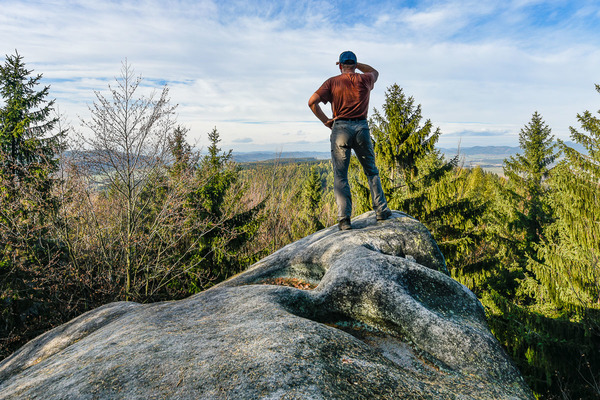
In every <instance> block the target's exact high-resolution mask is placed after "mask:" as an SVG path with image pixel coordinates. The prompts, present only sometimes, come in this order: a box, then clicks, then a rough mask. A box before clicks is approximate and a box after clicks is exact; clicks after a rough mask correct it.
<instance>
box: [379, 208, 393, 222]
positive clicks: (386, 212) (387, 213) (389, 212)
mask: <svg viewBox="0 0 600 400" xmlns="http://www.w3.org/2000/svg"><path fill="white" fill-rule="evenodd" d="M391 216H392V210H390V209H389V208H386V209H385V210H383V211H382V212H381V213H378V214H377V221H384V220H386V219H389V218H390V217H391Z"/></svg>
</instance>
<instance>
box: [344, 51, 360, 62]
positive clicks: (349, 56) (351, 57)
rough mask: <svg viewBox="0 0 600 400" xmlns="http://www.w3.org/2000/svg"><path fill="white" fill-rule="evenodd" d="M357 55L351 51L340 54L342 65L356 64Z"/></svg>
mask: <svg viewBox="0 0 600 400" xmlns="http://www.w3.org/2000/svg"><path fill="white" fill-rule="evenodd" d="M356 62H357V61H356V54H354V53H353V52H351V51H345V52H343V53H342V54H340V64H356Z"/></svg>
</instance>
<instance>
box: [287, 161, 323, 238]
mask: <svg viewBox="0 0 600 400" xmlns="http://www.w3.org/2000/svg"><path fill="white" fill-rule="evenodd" d="M299 195H300V199H299V203H300V204H299V206H300V207H299V209H298V212H297V213H296V215H295V219H294V224H293V226H292V229H293V231H294V238H295V239H296V240H297V239H301V238H303V237H305V236H307V235H310V234H312V233H314V232H316V231H318V230H320V229H323V228H324V225H323V223H322V222H321V220H320V215H321V211H322V206H323V184H322V183H321V174H320V173H319V168H318V167H317V166H316V165H312V166H311V167H310V170H309V172H308V176H307V177H306V178H305V180H304V183H303V185H302V190H301V192H300V193H299Z"/></svg>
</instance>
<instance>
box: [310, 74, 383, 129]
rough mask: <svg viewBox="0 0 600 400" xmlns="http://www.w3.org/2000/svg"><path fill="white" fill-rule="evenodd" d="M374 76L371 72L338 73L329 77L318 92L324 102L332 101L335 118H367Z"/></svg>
mask: <svg viewBox="0 0 600 400" xmlns="http://www.w3.org/2000/svg"><path fill="white" fill-rule="evenodd" d="M374 78H375V77H374V76H373V74H370V73H366V74H358V73H346V74H341V75H337V76H334V77H332V78H329V79H327V80H326V81H325V83H323V84H322V85H321V87H320V88H319V89H318V90H317V91H316V93H317V94H318V95H319V97H320V98H321V101H322V102H323V103H325V104H327V103H329V102H330V103H331V108H332V110H333V117H334V118H351V119H355V118H366V117H367V114H368V112H369V94H370V92H371V90H373V86H374V84H375V79H374Z"/></svg>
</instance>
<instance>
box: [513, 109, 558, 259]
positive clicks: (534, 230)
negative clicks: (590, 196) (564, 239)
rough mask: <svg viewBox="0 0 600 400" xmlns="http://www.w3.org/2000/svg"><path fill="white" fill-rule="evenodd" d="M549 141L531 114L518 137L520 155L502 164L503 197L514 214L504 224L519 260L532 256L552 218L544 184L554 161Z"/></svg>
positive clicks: (537, 118) (538, 117) (547, 132)
mask: <svg viewBox="0 0 600 400" xmlns="http://www.w3.org/2000/svg"><path fill="white" fill-rule="evenodd" d="M553 140H554V136H552V135H551V130H550V128H549V127H548V125H546V124H545V123H544V121H543V120H542V117H541V115H539V114H538V113H537V112H535V113H534V114H533V116H532V117H531V121H530V122H529V124H527V125H526V126H525V128H523V129H521V132H520V134H519V143H520V145H521V149H522V150H523V154H516V155H515V156H514V157H510V158H509V159H507V160H505V161H504V174H505V175H506V176H507V177H508V182H509V187H510V190H509V191H508V192H507V194H508V195H509V196H510V201H511V202H512V204H511V206H512V207H511V209H513V210H514V211H515V218H514V220H512V221H510V222H509V223H508V229H509V230H510V231H512V232H514V234H515V236H517V239H518V240H519V242H520V243H521V246H520V247H522V251H523V252H524V255H523V258H524V257H525V256H527V257H534V256H535V254H534V250H533V247H534V245H535V244H537V243H539V242H540V238H541V235H542V229H543V228H544V226H546V225H547V224H548V223H550V221H551V218H552V210H551V209H550V206H549V203H548V199H547V195H548V189H547V186H545V184H544V181H545V179H546V178H547V177H548V175H549V173H550V167H551V165H552V164H553V163H554V161H555V160H556V158H557V157H558V154H555V152H554V148H555V147H556V145H555V144H553Z"/></svg>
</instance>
